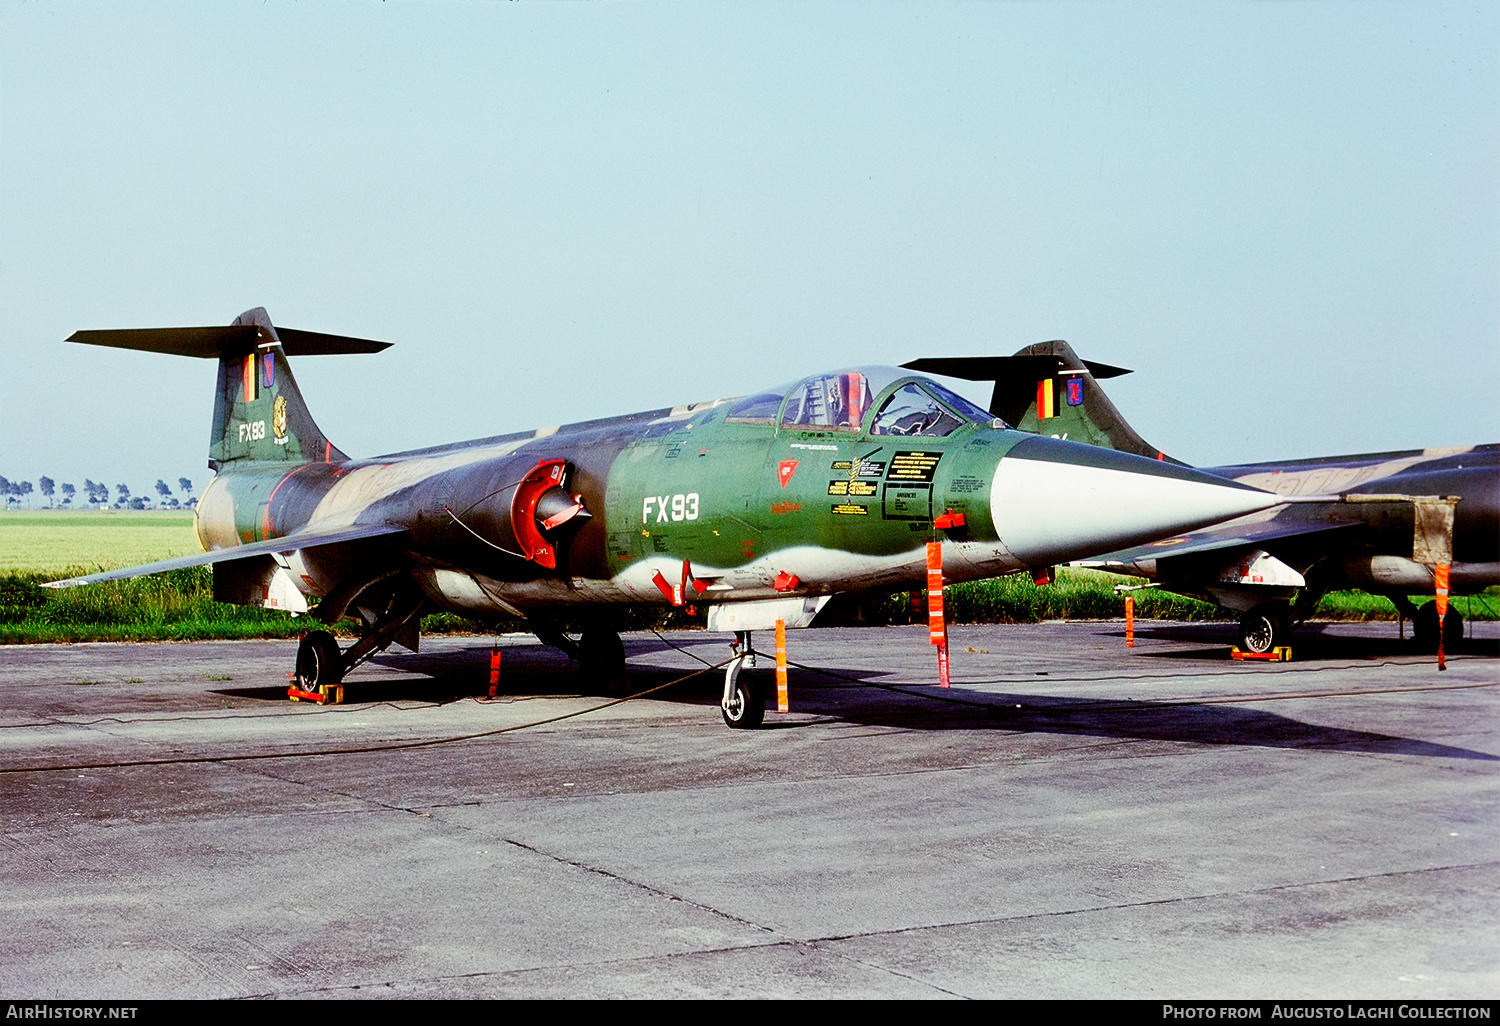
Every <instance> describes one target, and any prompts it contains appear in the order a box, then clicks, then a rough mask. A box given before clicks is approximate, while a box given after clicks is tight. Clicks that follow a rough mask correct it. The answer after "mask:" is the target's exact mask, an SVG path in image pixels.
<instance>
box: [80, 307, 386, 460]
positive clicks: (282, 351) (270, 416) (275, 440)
mask: <svg viewBox="0 0 1500 1026" xmlns="http://www.w3.org/2000/svg"><path fill="white" fill-rule="evenodd" d="M68 341H69V342H82V343H84V344H86V345H92V346H110V347H113V348H116V349H135V350H139V351H141V352H147V353H167V354H170V355H173V356H194V357H199V358H202V359H208V360H218V361H219V380H218V384H217V386H216V389H215V392H214V416H213V427H212V430H211V433H210V435H209V450H208V465H209V467H210V468H212V469H213V470H218V469H219V468H220V467H222V466H224V465H225V464H227V463H233V462H235V461H236V460H255V461H260V462H272V463H288V462H290V463H307V462H317V461H323V462H334V461H340V460H345V459H347V458H348V457H347V456H345V455H344V454H343V453H342V452H340V451H339V450H338V449H337V448H335V447H334V445H333V443H332V442H330V441H329V440H328V437H327V436H326V435H324V434H323V432H322V431H321V430H320V429H319V428H318V425H317V424H316V422H314V420H313V417H312V413H311V412H310V411H309V410H308V408H307V403H306V402H305V401H304V400H303V398H302V393H301V392H300V391H299V390H298V388H297V382H296V379H294V378H293V377H292V370H291V367H290V366H289V365H288V364H287V357H289V356H332V355H343V354H348V353H378V352H380V351H381V350H383V349H388V348H390V343H389V342H374V341H371V340H369V339H363V338H348V337H345V336H343V335H325V334H323V333H322V332H318V331H302V330H300V329H298V328H277V327H275V326H273V325H272V324H271V318H270V316H269V315H268V314H267V313H266V311H265V309H264V308H263V307H256V308H255V309H254V310H247V311H245V312H244V313H242V314H240V315H239V316H238V317H236V318H235V320H234V323H233V324H229V325H225V326H223V327H207V328H116V329H106V330H102V331H75V332H74V333H73V334H72V335H71V336H69V338H68Z"/></svg>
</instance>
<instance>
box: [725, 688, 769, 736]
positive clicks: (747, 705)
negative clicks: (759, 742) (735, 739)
mask: <svg viewBox="0 0 1500 1026" xmlns="http://www.w3.org/2000/svg"><path fill="white" fill-rule="evenodd" d="M719 711H720V712H721V713H723V714H724V722H725V723H726V724H728V725H729V726H731V727H733V728H734V729H735V730H754V729H755V728H756V727H759V726H760V725H761V723H763V722H764V721H765V718H766V696H765V695H764V694H763V693H762V692H761V690H760V689H759V688H757V687H755V686H754V685H753V684H751V683H749V682H748V681H746V680H745V678H744V676H743V675H741V676H739V677H736V678H735V681H734V692H733V694H731V695H730V697H729V707H728V708H725V707H724V706H720V707H719Z"/></svg>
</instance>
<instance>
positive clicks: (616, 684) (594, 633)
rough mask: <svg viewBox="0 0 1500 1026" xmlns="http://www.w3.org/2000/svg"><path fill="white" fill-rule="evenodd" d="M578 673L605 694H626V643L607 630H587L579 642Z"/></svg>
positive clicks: (598, 628)
mask: <svg viewBox="0 0 1500 1026" xmlns="http://www.w3.org/2000/svg"><path fill="white" fill-rule="evenodd" d="M577 659H578V672H579V673H580V674H581V675H582V676H583V678H584V679H585V680H586V681H588V682H589V683H591V684H593V685H594V686H596V687H598V688H599V689H601V690H602V691H603V692H604V693H605V694H607V695H623V694H624V693H625V644H624V643H623V642H622V641H621V640H620V636H619V635H618V634H616V633H615V632H614V631H612V630H609V629H608V628H606V627H589V628H587V629H585V630H584V632H583V634H582V635H581V636H580V637H579V639H578V655H577Z"/></svg>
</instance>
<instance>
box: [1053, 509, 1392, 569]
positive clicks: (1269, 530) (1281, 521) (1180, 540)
mask: <svg viewBox="0 0 1500 1026" xmlns="http://www.w3.org/2000/svg"><path fill="white" fill-rule="evenodd" d="M1362 526H1364V525H1363V524H1362V523H1359V522H1353V521H1349V522H1340V523H1328V522H1326V521H1323V522H1309V521H1306V520H1300V519H1292V518H1281V517H1278V518H1277V519H1274V520H1266V521H1263V522H1261V523H1257V524H1236V523H1232V522H1231V523H1228V524H1220V525H1219V526H1217V527H1207V528H1204V529H1203V530H1201V531H1193V532H1191V533H1189V534H1179V535H1176V536H1174V537H1171V538H1163V539H1162V540H1161V541H1155V542H1150V543H1149V544H1146V545H1138V546H1136V547H1135V548H1133V549H1122V550H1121V551H1119V552H1110V553H1106V554H1105V555H1103V556H1096V557H1095V558H1093V559H1086V560H1079V561H1077V562H1076V563H1074V565H1075V566H1088V567H1095V568H1097V569H1108V568H1109V567H1111V566H1129V565H1132V564H1135V563H1141V562H1144V561H1146V560H1153V559H1155V560H1160V559H1173V558H1176V557H1178V556H1199V555H1203V554H1205V553H1212V552H1226V553H1227V552H1231V551H1234V550H1237V549H1249V548H1265V547H1266V544H1267V543H1268V542H1276V541H1286V540H1291V539H1295V540H1296V541H1298V542H1301V541H1304V540H1308V539H1312V538H1317V539H1319V540H1320V541H1321V540H1322V539H1324V538H1327V537H1330V536H1333V535H1337V534H1340V533H1346V532H1348V531H1351V530H1353V529H1354V528H1358V527H1362Z"/></svg>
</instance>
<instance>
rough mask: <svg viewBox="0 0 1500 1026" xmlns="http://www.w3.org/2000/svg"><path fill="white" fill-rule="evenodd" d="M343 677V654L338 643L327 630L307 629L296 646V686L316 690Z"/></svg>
mask: <svg viewBox="0 0 1500 1026" xmlns="http://www.w3.org/2000/svg"><path fill="white" fill-rule="evenodd" d="M343 679H344V656H343V653H342V652H340V651H339V643H338V642H337V641H335V640H334V638H333V635H332V634H329V633H328V632H327V631H309V632H308V633H307V634H305V635H303V637H302V643H301V644H300V645H298V646H297V676H296V684H297V687H298V688H299V689H300V690H302V691H312V692H316V691H317V690H318V689H319V688H331V687H335V686H337V685H338V683H339V682H340V681H341V680H343Z"/></svg>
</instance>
